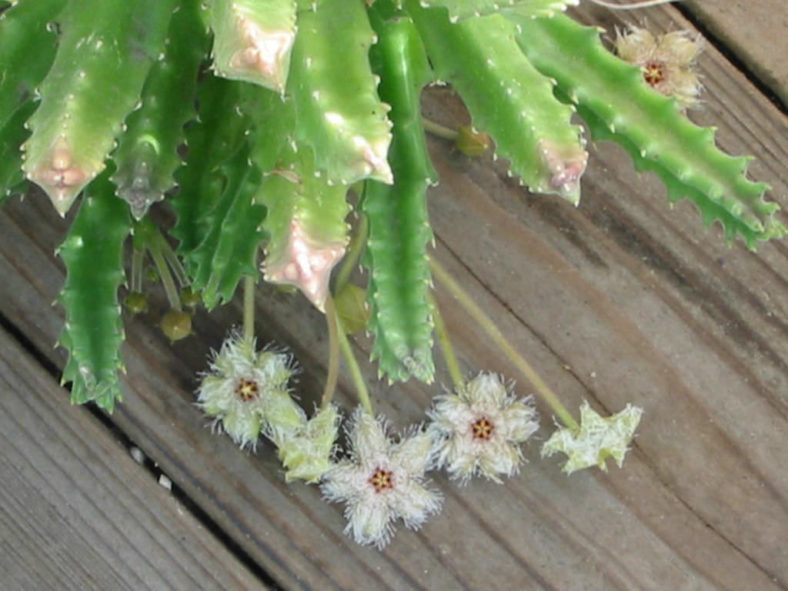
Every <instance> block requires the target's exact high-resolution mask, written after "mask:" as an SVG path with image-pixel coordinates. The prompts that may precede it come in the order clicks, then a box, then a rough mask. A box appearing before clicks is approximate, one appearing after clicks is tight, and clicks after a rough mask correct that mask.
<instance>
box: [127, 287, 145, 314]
mask: <svg viewBox="0 0 788 591" xmlns="http://www.w3.org/2000/svg"><path fill="white" fill-rule="evenodd" d="M123 305H124V306H126V309H127V310H128V311H129V312H130V313H131V314H143V313H145V312H147V311H148V298H147V296H146V295H145V294H144V293H140V292H139V291H132V292H131V293H130V294H129V295H127V296H126V301H125V302H123Z"/></svg>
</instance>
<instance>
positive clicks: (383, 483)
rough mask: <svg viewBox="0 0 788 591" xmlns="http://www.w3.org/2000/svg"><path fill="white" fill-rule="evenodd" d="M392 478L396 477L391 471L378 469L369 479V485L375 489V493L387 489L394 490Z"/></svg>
mask: <svg viewBox="0 0 788 591" xmlns="http://www.w3.org/2000/svg"><path fill="white" fill-rule="evenodd" d="M392 476H394V474H393V473H392V472H391V470H384V469H383V468H376V469H375V473H374V474H373V475H372V477H371V478H370V479H369V483H370V484H371V485H372V486H373V487H374V488H375V492H376V493H379V492H381V491H384V490H386V489H389V488H394V482H393V480H392Z"/></svg>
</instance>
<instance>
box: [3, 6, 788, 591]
mask: <svg viewBox="0 0 788 591" xmlns="http://www.w3.org/2000/svg"><path fill="white" fill-rule="evenodd" d="M575 14H576V15H577V16H578V17H579V18H581V19H582V20H584V21H586V22H589V23H591V22H593V23H597V24H602V25H603V26H605V27H607V28H610V27H612V26H614V25H619V26H621V25H622V24H624V23H625V22H626V21H623V20H620V19H621V18H624V17H625V18H633V17H632V15H628V14H618V13H616V14H613V13H610V12H609V11H604V10H601V9H598V8H595V7H590V6H588V5H584V6H583V7H582V10H578V11H577V12H576V13H575ZM648 19H649V21H648V22H649V25H650V27H651V28H652V29H655V30H671V29H675V28H691V26H690V25H689V24H688V23H687V22H686V21H684V20H683V19H682V18H681V17H680V15H679V14H678V13H677V12H676V11H675V10H674V9H672V8H666V7H661V8H659V9H654V10H651V11H649V12H648ZM758 42H759V43H768V42H769V40H768V39H759V40H758ZM700 67H701V72H702V74H703V77H704V82H705V84H706V87H707V94H706V96H707V98H706V104H705V107H704V109H703V110H701V111H699V112H696V113H693V114H692V116H693V117H694V118H695V119H696V120H698V121H699V122H702V123H704V124H711V123H714V124H716V125H718V126H719V127H720V133H719V143H720V145H721V146H722V147H723V148H724V149H725V150H727V151H729V152H731V153H753V154H754V155H756V156H757V157H758V161H757V162H756V163H754V164H753V166H752V172H753V176H754V177H755V178H758V179H761V180H767V181H769V182H770V183H771V184H772V186H773V191H772V192H771V195H770V196H771V198H773V199H775V200H777V201H780V202H781V203H782V205H783V207H784V208H785V207H788V199H786V198H787V197H788V190H787V189H788V186H786V178H785V175H784V169H785V168H784V163H785V162H786V160H787V159H788V133H786V131H788V125H787V123H786V118H785V116H784V115H783V114H782V113H780V112H779V111H778V110H777V109H776V108H775V107H774V106H773V105H772V103H770V102H769V101H767V100H765V99H764V97H762V96H761V95H760V94H759V93H758V91H757V90H756V89H755V88H754V87H753V86H752V85H751V84H750V83H749V82H748V81H747V79H746V78H745V77H744V76H742V75H741V74H740V73H738V72H737V71H736V70H735V69H733V68H732V67H731V65H730V63H728V61H727V60H726V59H725V58H724V57H723V56H721V55H719V54H718V53H716V52H715V51H714V50H713V49H710V50H709V51H707V52H706V54H704V56H703V58H702V59H701V62H700ZM425 109H426V111H427V113H428V115H429V116H430V117H431V118H433V119H435V120H438V121H440V122H442V123H445V124H449V125H454V124H457V123H458V122H459V121H461V120H463V118H464V117H465V116H466V115H465V114H464V112H463V111H462V108H461V105H459V103H458V101H457V100H456V98H455V97H453V96H452V95H451V93H450V92H449V91H447V90H445V89H444V90H440V89H439V90H437V91H434V92H431V93H429V95H428V96H427V97H426V98H425ZM431 148H432V154H433V159H434V164H435V166H436V168H437V169H438V170H439V172H440V175H441V185H440V186H439V187H438V188H437V189H435V190H434V191H433V192H432V193H431V195H430V214H431V218H432V221H433V224H434V226H435V229H436V235H437V242H438V247H437V256H438V257H439V258H440V260H441V261H442V262H443V263H444V264H445V265H446V266H448V267H449V268H450V269H451V270H452V271H453V272H454V273H455V274H456V275H457V277H458V278H459V279H460V281H461V282H462V284H463V285H464V286H465V288H466V289H467V290H468V291H470V292H471V293H472V295H473V296H474V297H475V298H476V299H477V301H478V302H480V303H481V304H483V305H484V307H485V308H486V309H487V310H488V312H489V313H490V314H491V315H492V316H493V318H494V319H495V320H496V321H497V322H498V323H499V325H500V326H503V327H506V329H507V331H508V336H509V337H510V338H511V339H512V341H513V342H514V343H515V344H516V345H517V347H518V349H519V350H520V351H521V352H523V354H525V355H526V356H527V357H528V358H529V360H530V361H531V362H532V364H534V365H535V366H536V367H537V368H539V370H540V373H542V374H543V377H544V378H545V379H546V380H547V381H548V382H549V383H550V384H551V385H552V386H553V387H554V388H555V389H556V390H557V391H558V392H559V393H560V395H561V397H562V398H563V399H564V400H565V401H566V402H567V403H568V404H570V405H571V406H572V407H573V408H576V407H577V405H578V404H579V403H580V401H581V400H582V399H584V398H585V399H588V400H589V401H590V402H591V403H592V404H593V405H594V406H595V407H597V408H598V409H603V410H606V411H608V412H615V411H616V410H618V409H620V408H622V407H623V406H624V405H625V404H626V403H627V402H629V401H631V402H635V403H637V404H639V405H641V406H643V407H644V408H645V410H646V414H645V417H644V422H643V424H642V426H641V429H640V431H639V435H638V438H637V439H636V441H635V445H634V448H633V451H632V453H631V454H630V457H629V458H628V459H627V463H626V465H625V469H624V470H617V469H611V471H610V472H609V473H608V474H603V473H601V472H598V471H597V472H585V473H581V474H578V475H575V476H573V477H571V478H567V477H565V476H564V475H563V474H561V473H560V470H559V468H560V463H559V462H558V461H557V460H549V461H542V460H539V459H538V443H539V442H538V441H537V442H536V443H534V444H532V445H530V446H529V447H528V448H527V452H526V455H527V457H528V459H529V460H530V463H529V464H528V465H527V466H526V468H525V469H524V470H523V473H522V474H521V475H520V476H518V477H517V478H515V479H513V480H511V481H509V482H507V483H506V485H504V486H498V485H493V484H489V483H473V484H472V485H471V486H469V487H465V488H457V487H455V486H453V485H451V484H450V483H447V482H446V481H445V479H444V478H443V477H441V476H437V477H436V478H435V480H436V482H437V484H438V485H439V486H440V488H441V489H443V490H444V492H445V494H446V501H445V507H444V510H443V512H442V514H441V515H439V516H438V517H436V518H435V519H433V520H431V521H430V522H428V523H427V525H426V526H425V527H424V529H423V530H421V531H420V532H416V533H414V532H408V531H400V532H398V534H397V537H396V538H395V540H394V541H393V543H392V544H391V545H390V546H389V547H388V548H387V549H386V550H385V551H384V552H381V553H379V552H377V551H374V550H370V549H366V548H360V547H358V546H356V545H354V544H353V543H352V542H351V541H350V540H349V539H348V538H346V537H345V536H343V535H342V533H341V531H342V528H343V526H344V523H343V518H342V515H341V508H340V507H338V506H333V505H327V504H325V503H324V502H322V501H321V499H320V495H319V492H318V491H317V490H315V489H314V488H312V487H307V486H304V485H294V486H286V485H285V484H284V482H283V478H282V476H281V473H280V470H279V467H278V465H277V463H276V460H275V458H274V455H273V450H272V449H271V448H270V447H269V446H267V445H263V446H261V447H260V449H259V450H258V453H257V454H256V455H248V454H243V453H240V452H238V450H237V449H235V448H234V446H233V445H232V443H231V442H230V441H229V440H228V439H227V438H223V437H215V436H211V434H210V433H209V431H208V429H206V425H205V421H204V419H203V418H202V417H201V416H200V415H199V413H198V412H197V411H196V410H195V408H194V405H193V400H194V398H193V395H192V391H193V389H194V386H195V382H194V375H195V374H196V373H197V372H198V371H201V370H203V369H204V368H205V355H206V354H207V352H208V350H209V349H210V348H211V347H214V348H215V347H218V346H219V344H220V343H221V340H222V338H223V334H224V330H225V329H226V328H227V327H228V326H229V325H230V324H231V323H233V322H238V321H239V320H240V313H239V309H238V306H237V304H234V305H232V306H227V307H225V308H222V309H220V310H219V311H218V312H217V313H216V314H215V315H213V316H211V317H207V316H205V315H202V314H201V315H198V317H197V318H196V319H195V330H196V334H195V336H194V337H192V338H191V339H189V340H187V341H185V342H182V343H178V344H176V345H175V346H174V347H170V346H169V344H167V343H166V339H165V338H164V337H163V336H162V335H161V334H160V332H159V331H158V330H157V329H156V328H155V327H154V326H153V323H154V322H155V318H156V316H155V314H154V313H152V314H150V315H149V316H146V317H142V318H136V319H134V320H130V321H129V322H128V324H127V333H128V343H127V346H126V349H125V358H126V361H127V365H128V369H129V373H128V376H127V378H126V380H125V386H126V392H127V397H126V401H125V402H124V404H122V405H121V406H120V407H119V408H118V410H117V411H116V413H115V415H113V417H112V420H113V421H114V422H115V423H116V424H117V425H118V427H119V428H120V429H122V430H123V431H124V432H125V433H127V434H128V435H129V436H130V437H131V438H132V439H133V440H134V441H135V442H136V443H137V445H139V446H140V447H141V448H142V449H143V450H144V451H145V452H146V454H148V455H149V456H150V457H152V458H154V459H155V460H156V461H157V462H158V463H159V464H160V465H161V466H162V468H163V469H164V470H165V471H166V472H167V474H168V475H170V476H171V477H172V479H173V480H174V481H175V482H176V483H177V484H178V485H179V486H180V487H181V488H182V489H183V490H185V491H186V492H187V493H188V494H189V495H190V497H191V498H192V499H193V500H194V501H195V502H196V503H198V504H199V505H200V506H201V507H202V508H203V509H204V510H205V511H206V512H207V513H208V514H209V515H210V516H211V517H212V518H213V519H214V520H215V521H216V522H217V523H218V524H219V525H220V526H221V527H222V528H223V529H224V530H225V531H226V532H227V533H228V534H229V535H230V536H231V537H232V538H233V539H235V540H236V541H237V542H238V543H239V544H240V545H241V546H242V547H243V548H244V549H245V550H246V551H247V552H248V553H249V555H250V556H251V557H252V558H253V559H254V560H255V561H257V562H258V563H259V564H261V565H263V566H264V567H265V568H266V569H267V570H268V571H269V572H270V573H271V575H272V576H273V577H274V578H275V579H276V580H277V581H278V582H279V583H280V584H282V586H283V587H285V588H317V589H329V588H343V589H344V588H349V589H367V588H373V587H376V588H384V589H389V588H390V589H414V588H415V589H418V588H430V589H482V588H501V589H535V588H547V589H562V590H563V589H731V590H734V589H735V590H741V589H757V590H761V589H765V590H768V589H785V588H786V587H788V554H787V550H786V543H785V542H786V539H787V538H788V507H787V506H786V505H787V503H786V492H788V476H787V475H786V473H785V470H784V467H785V465H788V444H786V417H787V416H788V396H787V393H788V338H787V337H788V282H786V279H785V278H786V277H788V256H786V255H787V254H788V250H786V246H785V245H784V244H783V243H770V244H767V245H763V246H762V247H761V248H760V250H759V252H758V253H757V254H753V253H750V252H748V251H747V250H746V249H744V248H743V247H742V246H741V245H738V244H736V245H734V246H733V247H731V248H729V247H727V246H726V245H724V243H723V242H722V240H721V238H720V232H719V231H718V230H716V229H713V230H712V231H706V230H704V229H703V227H702V224H701V222H700V218H699V216H698V215H697V213H696V212H695V211H694V210H693V208H692V207H690V206H689V205H688V204H686V203H680V204H679V205H677V206H676V207H675V208H670V207H669V205H668V204H667V201H666V199H665V196H664V189H663V188H662V187H661V186H660V184H659V182H658V181H656V180H655V179H654V178H653V177H651V176H650V175H644V176H638V175H636V174H635V173H634V171H633V169H632V166H631V164H630V163H629V161H628V159H627V157H626V155H625V154H624V153H623V151H622V150H620V149H618V148H617V147H615V146H612V145H609V144H600V145H599V146H597V147H596V148H594V149H593V150H592V157H591V162H590V163H589V172H588V173H587V175H586V177H585V179H584V184H583V192H584V194H583V199H582V201H581V204H580V206H579V207H578V208H573V207H571V206H569V205H568V204H566V203H564V202H562V201H560V200H558V199H556V198H554V197H544V196H537V195H529V194H527V193H526V192H525V191H524V190H522V189H521V188H520V187H519V186H517V183H516V182H515V181H513V180H512V179H508V178H507V177H506V174H505V165H504V164H503V163H501V162H497V163H495V162H491V161H490V159H482V160H469V159H467V158H464V157H461V156H458V155H457V154H454V153H452V152H451V151H450V149H449V147H448V146H447V145H446V144H444V143H443V142H442V141H440V140H432V141H431ZM64 233H65V225H64V224H63V222H62V221H60V220H59V219H57V217H56V215H55V214H54V213H53V212H52V211H51V207H50V206H49V205H48V203H46V201H45V200H44V199H43V198H41V197H40V196H33V197H32V198H30V199H28V200H27V202H25V203H24V204H20V203H17V202H13V203H10V204H8V205H7V206H6V207H5V208H4V211H3V212H2V214H0V276H1V277H2V278H3V280H2V282H0V313H2V314H3V315H4V316H5V317H6V318H7V319H8V320H9V321H10V322H12V323H13V324H14V325H15V326H16V327H17V328H18V329H19V330H21V331H22V332H24V334H25V335H26V336H27V337H28V338H29V339H30V340H31V341H32V342H33V343H34V344H35V345H36V346H37V347H38V348H39V349H40V350H41V351H42V353H43V354H45V355H46V356H47V357H48V358H49V359H50V360H52V361H53V362H54V363H57V364H59V365H62V362H63V355H62V352H61V351H60V350H54V351H53V350H52V349H51V344H52V343H53V342H54V341H55V338H56V336H57V334H58V332H59V329H60V323H61V322H62V319H61V310H60V309H59V308H52V307H50V306H49V304H50V302H52V301H53V300H54V298H55V296H56V295H57V292H58V290H59V287H60V284H61V283H62V266H61V265H60V263H59V261H58V260H57V259H56V257H54V255H53V254H52V253H53V250H54V248H55V246H56V245H57V244H58V243H59V241H60V240H62V238H63V236H64ZM438 299H439V302H440V303H441V305H442V308H443V311H444V315H445V316H446V320H447V322H448V324H449V328H450V330H451V332H452V334H453V336H454V338H455V340H456V341H457V344H458V346H459V349H460V353H461V357H462V360H463V363H464V364H465V366H466V368H467V369H468V371H475V370H478V369H481V368H483V369H490V370H495V371H501V372H504V373H505V374H506V375H507V376H509V377H512V378H516V377H517V375H516V374H515V373H514V371H513V369H512V368H511V367H510V366H509V365H508V364H507V363H506V362H505V361H504V360H502V359H501V357H500V355H498V354H497V353H496V351H495V350H494V349H492V348H491V347H490V345H489V344H488V343H487V342H485V340H484V339H483V338H482V337H481V335H480V334H478V333H477V331H475V330H474V328H473V326H472V325H470V323H469V322H468V321H467V319H466V318H465V316H464V315H463V313H462V311H461V310H459V309H458V308H457V307H456V306H454V305H452V302H451V299H450V298H448V297H447V296H446V295H445V294H444V293H443V292H441V291H439V292H438ZM157 305H158V306H159V310H158V311H159V312H160V311H161V310H162V307H163V303H162V299H161V298H159V300H158V304H157ZM257 309H258V333H259V335H260V337H261V338H262V339H264V340H269V339H273V340H276V341H278V342H279V343H286V344H287V345H288V346H290V347H291V348H292V349H293V351H294V353H295V355H296V357H297V358H298V359H299V361H300V362H301V364H302V367H303V373H302V376H301V379H300V383H299V387H298V391H299V394H300V395H301V397H302V401H303V402H304V404H305V405H306V406H307V408H311V405H312V403H313V402H314V401H315V400H316V398H317V396H318V395H319V392H320V380H321V379H322V377H323V376H324V375H325V358H326V351H325V340H326V331H325V328H324V326H323V323H322V319H321V317H320V315H319V314H318V313H316V312H315V311H314V310H312V309H310V308H309V307H308V305H307V304H306V303H305V302H304V301H303V299H301V298H293V297H289V296H287V295H285V294H282V293H279V292H277V291H275V290H273V289H270V288H262V289H261V290H260V293H259V296H258V299H257ZM356 344H357V347H358V350H359V351H360V352H361V356H366V354H367V353H368V351H369V342H367V341H366V340H365V339H363V338H362V339H357V342H356ZM364 371H365V374H366V376H367V378H368V381H369V382H370V384H371V386H372V393H373V398H374V401H375V404H376V406H377V407H378V408H379V409H380V410H381V411H383V412H385V413H386V414H387V415H389V416H390V417H391V418H392V419H393V420H394V422H395V424H396V425H398V426H405V425H407V424H409V423H411V422H415V421H419V420H421V419H422V417H423V411H424V409H425V408H426V407H427V406H428V404H429V400H430V397H431V396H432V395H433V394H434V393H435V392H437V391H438V387H432V388H427V387H424V386H421V385H419V384H412V383H408V384H404V385H401V386H397V387H396V388H394V389H393V390H389V389H388V388H386V387H385V386H384V385H382V384H380V383H378V382H376V381H375V377H374V376H375V369H374V367H372V366H370V365H369V364H364ZM444 377H445V376H444ZM444 381H448V380H444ZM341 385H342V392H341V394H340V396H339V401H340V402H341V403H343V404H344V405H345V406H346V408H350V406H351V405H352V402H351V401H352V398H351V397H349V396H348V395H347V394H346V393H347V392H349V391H350V390H349V381H348V379H347V376H345V375H344V374H343V376H342V379H341ZM518 391H519V392H520V393H527V392H528V387H527V384H522V383H521V384H520V385H519V387H518ZM540 410H542V412H543V415H544V416H543V428H542V430H541V431H540V432H539V434H538V435H539V438H540V440H544V438H545V437H547V436H548V435H549V431H550V429H549V426H550V418H549V413H548V412H547V409H545V408H543V407H540Z"/></svg>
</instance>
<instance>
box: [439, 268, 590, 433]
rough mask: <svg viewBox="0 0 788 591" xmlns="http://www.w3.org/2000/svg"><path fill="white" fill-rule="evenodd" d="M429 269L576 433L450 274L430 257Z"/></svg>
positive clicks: (572, 421) (534, 374)
mask: <svg viewBox="0 0 788 591" xmlns="http://www.w3.org/2000/svg"><path fill="white" fill-rule="evenodd" d="M430 269H431V270H432V274H433V276H434V277H436V278H437V279H438V281H439V282H440V283H441V284H443V286H444V287H445V288H446V289H447V290H448V291H449V293H451V295H452V296H454V299H455V300H457V303H458V304H460V306H462V307H463V308H464V309H465V311H466V312H467V313H468V314H469V315H470V317H471V318H473V320H474V321H475V322H476V323H477V324H478V325H479V327H480V328H481V329H482V330H483V331H484V332H485V333H487V336H489V337H490V339H491V340H492V341H493V342H494V343H495V345H496V346H497V347H498V348H499V349H500V350H501V352H502V353H503V354H504V355H505V356H506V357H507V358H508V359H509V361H511V362H512V363H513V364H514V365H515V367H517V369H518V370H519V371H520V373H522V374H523V375H524V376H525V377H526V379H527V380H528V381H529V382H531V385H532V386H533V387H534V389H535V390H536V392H537V393H538V394H539V396H541V397H542V399H543V400H544V401H545V402H546V403H547V404H548V405H549V406H550V408H551V409H552V410H553V412H554V413H555V414H556V416H557V417H558V418H559V419H560V420H561V422H562V423H563V424H564V425H566V426H567V427H569V428H570V429H572V430H573V431H577V432H579V430H580V425H579V424H578V423H577V421H576V420H575V419H574V417H573V416H572V414H571V413H570V412H569V411H568V410H567V409H566V407H565V406H564V405H563V404H561V401H560V400H559V399H558V396H556V394H555V392H553V391H552V390H551V389H550V387H549V386H548V385H547V383H546V382H545V381H544V380H543V379H542V378H541V376H540V375H539V374H538V373H537V372H536V370H535V369H534V368H533V367H532V366H531V364H530V363H528V361H526V360H525V358H524V357H523V356H522V355H520V354H519V353H518V352H517V350H516V349H515V348H514V347H513V346H512V344H511V343H510V342H509V339H507V338H506V337H505V336H504V335H503V333H502V332H501V330H500V329H499V328H498V327H497V326H496V325H495V323H494V322H493V321H492V320H491V319H490V317H489V316H487V314H485V313H484V311H483V310H482V309H481V308H480V307H479V305H478V304H477V303H476V302H474V301H473V299H471V297H470V296H469V295H468V293H467V292H466V291H465V290H464V289H462V287H460V284H459V283H457V281H455V279H454V278H453V277H452V276H451V274H450V273H449V272H448V271H447V270H446V269H445V268H444V267H443V265H441V264H440V263H439V262H438V261H437V260H436V259H435V258H434V257H430Z"/></svg>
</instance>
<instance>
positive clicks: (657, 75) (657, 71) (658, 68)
mask: <svg viewBox="0 0 788 591" xmlns="http://www.w3.org/2000/svg"><path fill="white" fill-rule="evenodd" d="M643 79H644V80H645V81H646V82H648V83H649V84H650V85H651V86H656V85H657V84H659V83H660V82H662V81H663V80H664V79H665V66H664V64H661V63H659V62H649V63H647V64H646V65H645V66H643Z"/></svg>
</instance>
